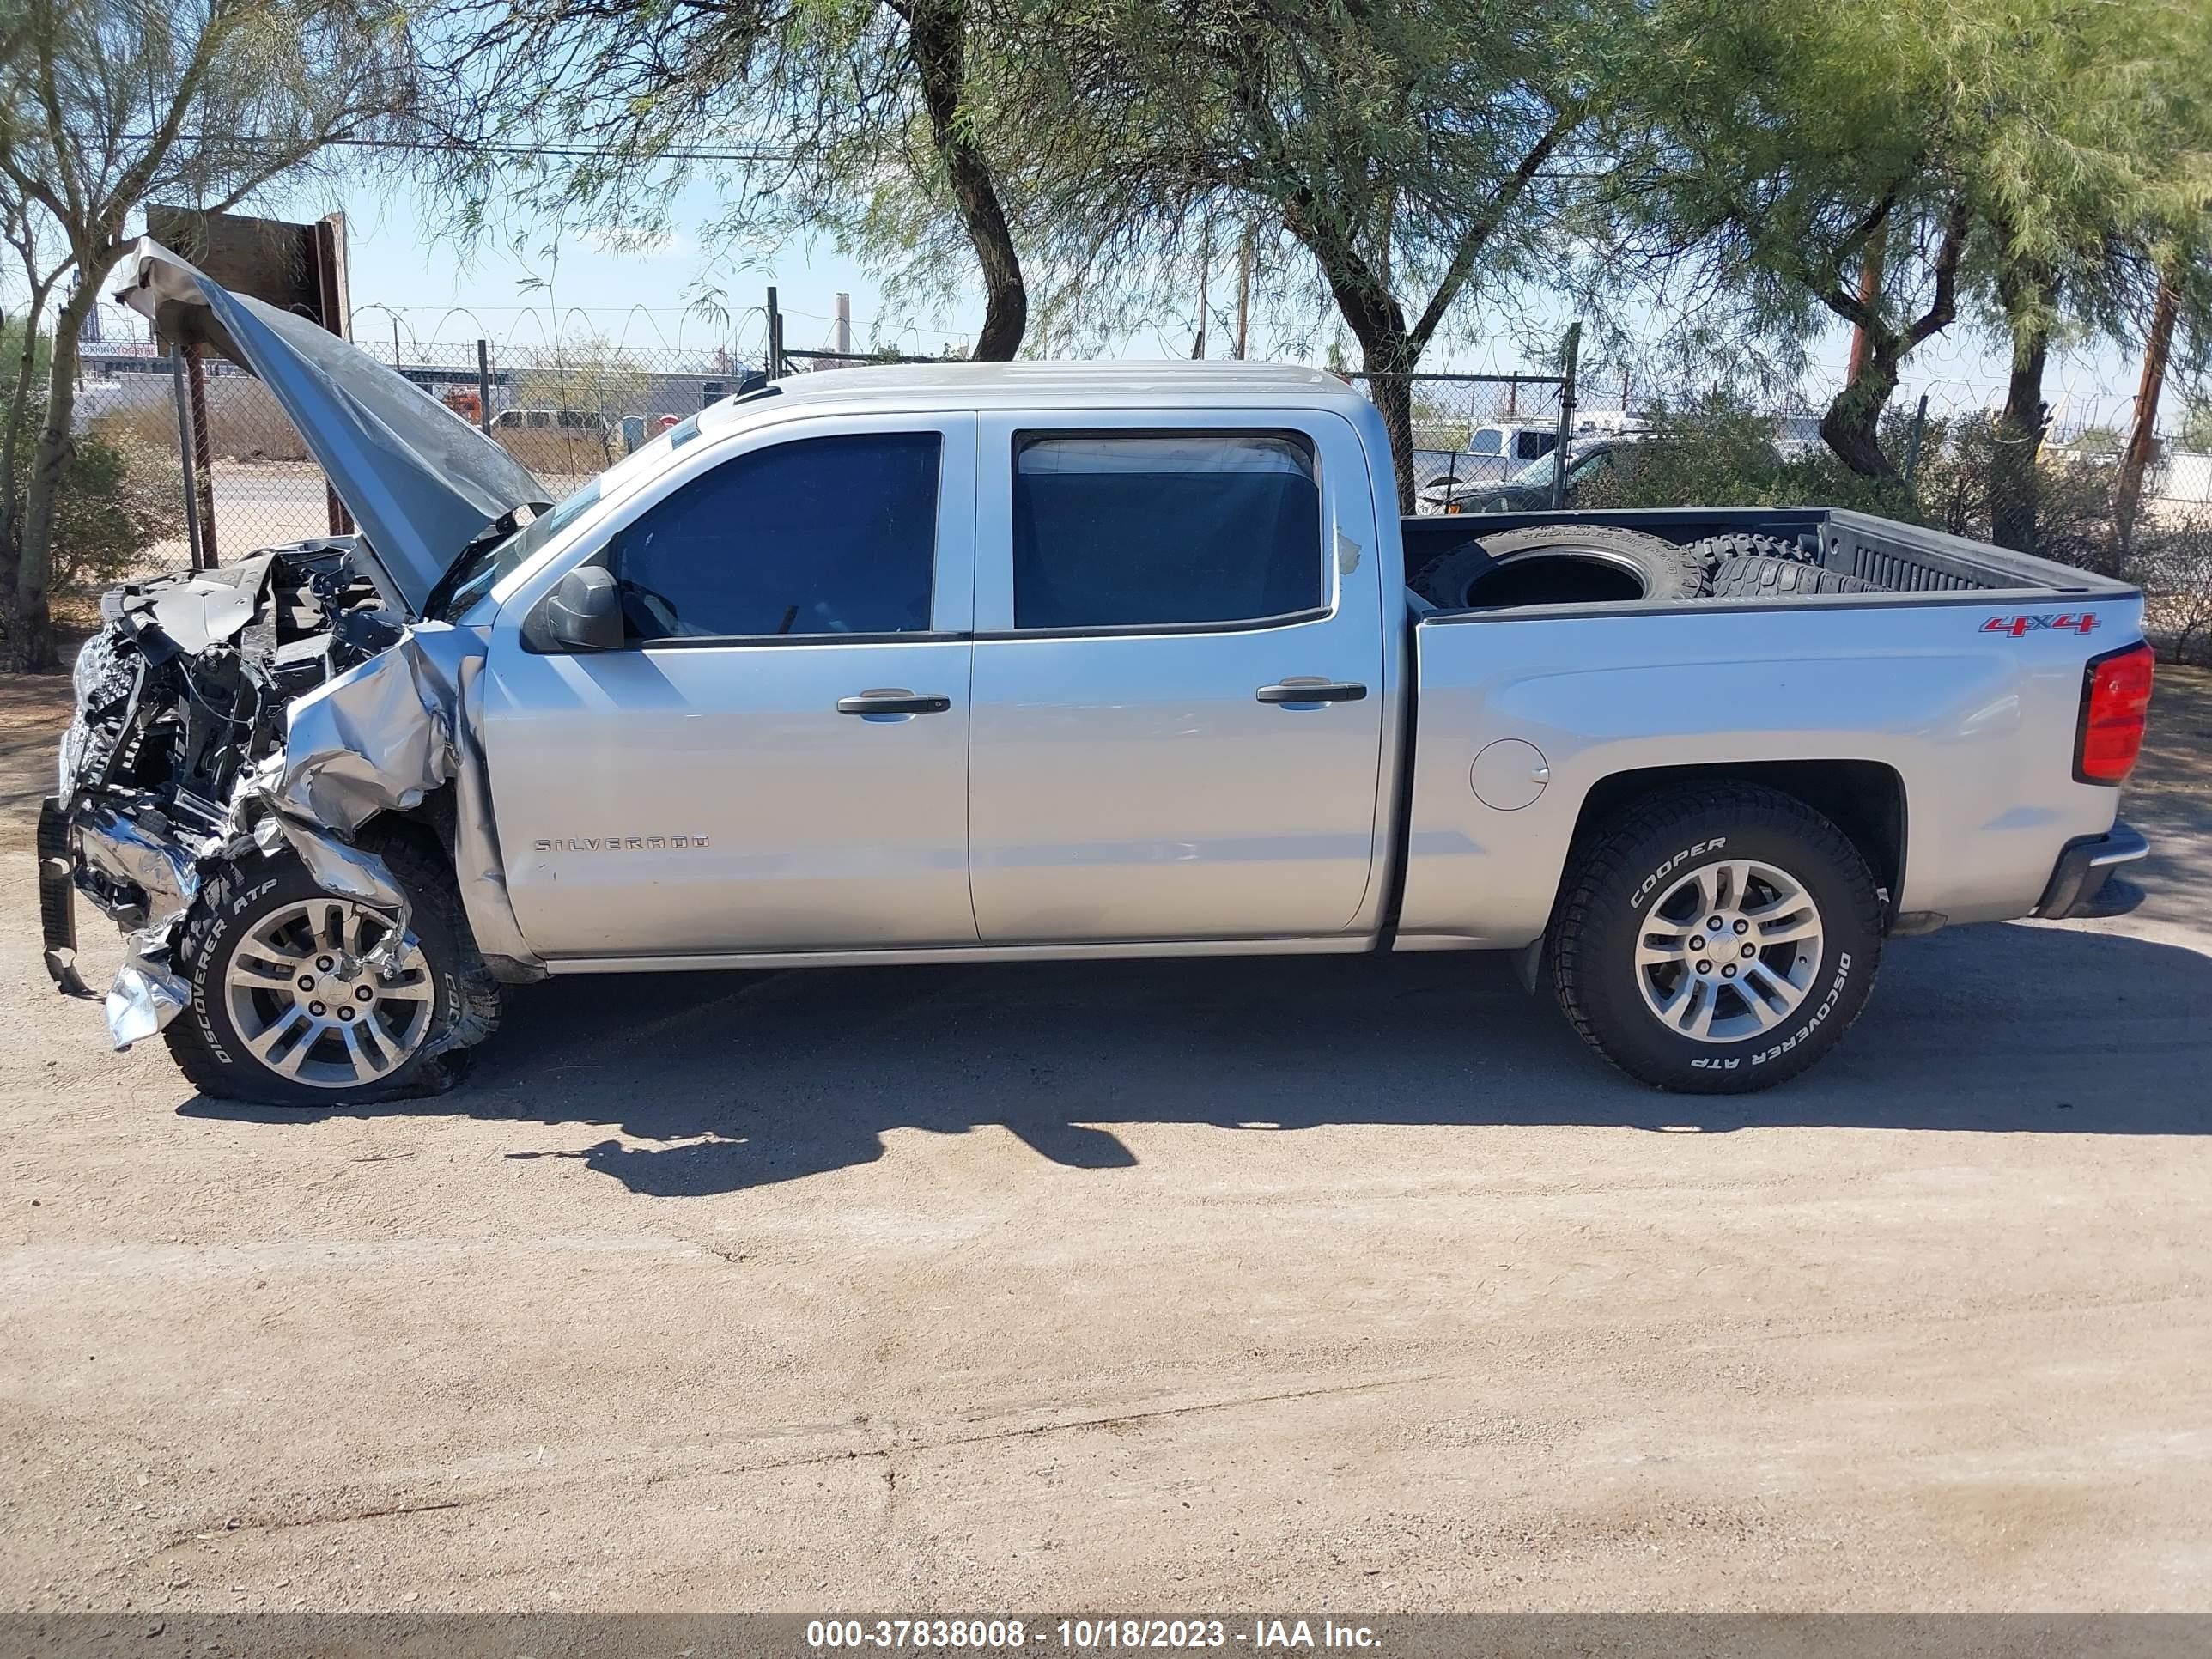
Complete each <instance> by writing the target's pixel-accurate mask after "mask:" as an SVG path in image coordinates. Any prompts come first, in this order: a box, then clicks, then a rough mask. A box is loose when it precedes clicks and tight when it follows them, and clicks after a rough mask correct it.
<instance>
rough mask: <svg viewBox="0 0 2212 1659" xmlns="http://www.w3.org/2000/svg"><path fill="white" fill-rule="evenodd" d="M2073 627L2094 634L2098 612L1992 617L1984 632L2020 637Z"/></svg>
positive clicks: (2080, 631) (2064, 612)
mask: <svg viewBox="0 0 2212 1659" xmlns="http://www.w3.org/2000/svg"><path fill="white" fill-rule="evenodd" d="M2069 628H2070V629H2073V630H2074V631H2075V633H2076V634H2093V633H2095V632H2096V630H2097V613H2096V612H2095V611H2045V612H2042V613H2040V614H2039V615H2036V616H2031V617H1990V619H1989V620H1988V621H1987V622H1985V623H1983V624H1982V632H1983V633H1984V634H2008V635H2011V636H2012V637H2013V638H2014V639H2018V638H2020V637H2021V635H2023V634H2040V633H2042V632H2044V631H2045V629H2069Z"/></svg>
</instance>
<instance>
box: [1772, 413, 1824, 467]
mask: <svg viewBox="0 0 2212 1659" xmlns="http://www.w3.org/2000/svg"><path fill="white" fill-rule="evenodd" d="M1774 447H1775V448H1776V449H1777V450H1778V451H1780V452H1781V455H1782V459H1784V460H1785V461H1802V460H1808V459H1811V458H1812V457H1813V456H1815V455H1818V454H1820V453H1821V452H1822V451H1824V450H1826V448H1827V447H1828V441H1827V440H1826V439H1825V438H1823V437H1822V436H1821V435H1820V416H1818V415H1811V414H1806V415H1778V416H1775V417H1774Z"/></svg>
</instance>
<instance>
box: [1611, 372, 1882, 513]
mask: <svg viewBox="0 0 2212 1659" xmlns="http://www.w3.org/2000/svg"><path fill="white" fill-rule="evenodd" d="M1902 447H1903V445H1902V444H1901V443H1900V444H1899V449H1900V450H1901V449H1902ZM1619 453H1620V455H1621V456H1622V457H1623V458H1624V459H1623V461H1622V463H1621V464H1620V465H1616V466H1614V467H1613V468H1612V469H1611V470H1610V471H1607V473H1605V474H1604V475H1602V476H1601V477H1599V478H1596V479H1594V480H1593V481H1592V482H1591V483H1590V484H1589V486H1588V487H1586V488H1585V489H1583V490H1581V491H1580V492H1579V493H1578V495H1577V498H1576V502H1575V504H1576V505H1577V507H1692V506H1711V507H1791V506H1795V507H1803V506H1808V505H1811V506H1818V507H1854V508H1857V509H1858V510H1859V511H1861V512H1866V513H1883V514H1886V515H1887V516H1889V517H1892V518H1907V519H1917V518H1919V517H1920V512H1919V508H1918V505H1917V502H1916V501H1915V500H1914V497H1913V495H1912V493H1911V490H1909V489H1907V488H1906V487H1905V484H1904V483H1902V482H1901V481H1899V480H1896V479H1880V478H1868V477H1862V476H1860V475H1859V474H1858V473H1856V472H1854V471H1851V470H1850V468H1849V467H1847V466H1845V465H1843V463H1842V462H1840V461H1838V459H1836V458H1835V457H1834V456H1832V455H1831V454H1828V453H1826V452H1825V451H1820V452H1816V453H1814V454H1811V455H1809V456H1805V457H1802V458H1799V459H1784V456H1783V454H1782V453H1781V451H1780V450H1778V448H1777V447H1775V443H1774V422H1773V417H1772V416H1769V415H1766V414H1765V413H1762V412H1759V411H1758V410H1753V409H1752V408H1750V407H1749V406H1748V405H1747V404H1744V403H1743V402H1742V401H1741V400H1740V399H1738V398H1734V397H1731V396H1729V394H1727V393H1725V392H1714V393H1711V394H1709V395H1707V396H1705V397H1704V398H1699V399H1697V400H1696V401H1694V402H1692V403H1690V404H1686V405H1681V406H1679V407H1673V408H1668V407H1662V408H1659V409H1657V410H1653V411H1652V413H1651V416H1650V424H1649V428H1648V433H1647V435H1644V436H1643V437H1640V438H1638V439H1637V440H1636V441H1634V442H1633V443H1631V444H1627V445H1624V446H1623V447H1622V448H1621V450H1620V452H1619Z"/></svg>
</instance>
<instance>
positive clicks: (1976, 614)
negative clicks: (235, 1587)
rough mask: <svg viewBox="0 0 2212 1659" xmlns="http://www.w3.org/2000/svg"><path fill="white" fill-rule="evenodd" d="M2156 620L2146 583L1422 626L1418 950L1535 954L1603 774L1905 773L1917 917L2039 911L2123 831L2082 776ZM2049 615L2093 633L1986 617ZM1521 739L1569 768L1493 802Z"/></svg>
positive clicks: (1409, 896) (1521, 616)
mask: <svg viewBox="0 0 2212 1659" xmlns="http://www.w3.org/2000/svg"><path fill="white" fill-rule="evenodd" d="M2028 614H2040V615H2043V616H2045V617H2061V616H2063V617H2072V618H2075V621H2074V622H2072V623H2069V624H2068V625H2066V626H2064V627H2048V626H2046V627H2031V628H2030V629H2028V630H2027V631H2024V632H2018V633H2015V632H2014V631H2013V630H2012V629H2009V628H2008V629H2002V630H1993V629H1989V628H1988V627H1987V626H1986V624H1988V623H1990V622H1991V620H1992V619H1996V618H2010V617H2018V616H2021V615H2028ZM2084 616H2087V617H2089V618H2091V620H2090V622H2089V623H2088V624H2087V632H2084V631H2081V624H2080V622H2079V618H2081V617H2084ZM2141 625H2142V600H2141V599H2140V597H2139V596H2136V595H2134V594H2132V593H2130V594H2125V595H2113V596H2110V597H2105V596H2100V597H2099V598H2097V599H2094V600H2093V601H2090V602H2088V603H2086V604H2085V603H2083V602H2082V601H2081V600H2078V599H2076V600H2073V601H2072V602H2071V603H2070V604H2069V603H2067V602H2063V601H2056V600H2055V599H2054V596H2053V595H2051V594H2049V593H2047V592H2044V593H2034V592H2003V593H1991V594H1978V595H1976V596H1975V597H1974V598H1973V599H1971V600H1950V599H1946V600H1939V601H1931V600H1928V599H1904V598H1897V597H1892V596H1880V597H1869V598H1866V599H1850V598H1847V599H1833V600H1829V601H1826V602H1821V603H1817V604H1808V605H1798V606H1791V607H1786V608H1774V607H1771V606H1767V607H1762V606H1759V605H1753V604H1745V605H1729V604H1713V603H1711V602H1710V601H1708V602H1706V603H1705V604H1702V605H1698V606H1696V607H1694V608H1692V607H1688V606H1683V607H1667V606H1620V607H1609V608H1605V609H1602V610H1593V611H1561V612H1558V613H1553V614H1546V613H1545V612H1543V611H1518V612H1512V613H1505V612H1498V613H1492V614H1489V615H1480V614H1478V615H1472V616H1461V617H1430V618H1426V619H1425V620H1423V621H1421V622H1420V623H1419V624H1418V625H1417V626H1416V627H1415V628H1414V629H1413V641H1414V649H1413V657H1414V671H1415V675H1416V678H1415V685H1416V687H1417V693H1418V695H1417V700H1416V702H1415V709H1416V714H1415V720H1416V725H1415V728H1414V733H1413V788H1412V792H1411V803H1410V807H1409V821H1408V832H1407V868H1406V879H1405V889H1404V901H1403V903H1402V906H1401V912H1400V926H1399V935H1398V948H1400V949H1413V950H1419V949H1450V948H1455V947H1460V946H1465V945H1482V946H1498V947H1510V946H1517V945H1525V944H1528V942H1530V941H1531V940H1533V939H1536V938H1537V937H1538V936H1539V935H1541V933H1542V932H1543V930H1544V927H1545V926H1546V923H1547V920H1548V918H1549V916H1550V913H1551V908H1552V902H1553V896H1554V894H1555V892H1556V891H1557V890H1558V887H1559V882H1560V878H1561V877H1562V874H1563V873H1564V872H1565V867H1566V864H1567V859H1568V854H1569V850H1570V848H1571V845H1572V842H1573V837H1574V835H1575V831H1576V827H1577V820H1578V818H1579V817H1580V815H1581V813H1582V811H1583V804H1584V802H1585V800H1586V799H1587V798H1588V797H1589V793H1590V791H1591V789H1592V788H1593V787H1595V786H1596V785H1597V784H1598V783H1599V782H1600V781H1601V780H1603V779H1606V778H1608V777H1611V776H1613V775H1617V774H1620V773H1623V772H1629V771H1640V770H1644V769H1658V768H1670V767H1689V766H1712V765H1726V764H1729V763H1744V762H1756V761H1818V760H1850V761H1872V762H1875V763H1881V764H1882V765H1886V766H1887V767H1889V768H1891V769H1893V770H1894V771H1895V772H1896V773H1897V774H1898V775H1899V777H1900V778H1901V780H1902V781H1903V785H1904V790H1905V857H1904V875H1903V883H1902V890H1901V892H1900V893H1899V895H1898V896H1897V901H1896V908H1899V909H1900V910H1914V911H1918V910H1933V911H1940V912H1942V913H1943V914H1945V915H1948V917H1949V918H1950V919H1951V920H1952V921H1961V922H1963V921H1991V920H1996V919H1998V918H2001V917H2006V916H2017V915H2025V914H2026V913H2027V911H2028V909H2029V908H2031V907H2032V906H2033V904H2034V902H2035V901H2036V900H2037V898H2038V897H2039V896H2041V893H2042V890H2043V888H2044V885H2045V882H2046V881H2048V879H2049V878H2050V875H2051V865H2052V863H2053V861H2054V860H2056V859H2057V855H2058V852H2059V849H2060V848H2062V847H2063V845H2064V844H2065V843H2066V842H2068V841H2069V840H2070V839H2072V838H2073V837H2075V836H2085V835H2094V834H2099V833H2101V832H2102V831H2104V830H2105V829H2109V828H2110V827H2111V825H2112V821H2113V817H2114V813H2115V811H2116V808H2117V803H2118V793H2119V792H2118V790H2116V789H2112V788H2107V787H2099V786H2095V785H2090V784H2081V783H2076V782H2075V781H2074V779H2073V755H2074V743H2075V726H2076V722H2077V719H2078V715H2079V711H2080V706H2081V684H2082V668H2083V665H2084V664H2085V663H2087V661H2088V659H2090V658H2091V657H2093V656H2096V655H2100V654H2101V653H2104V652H2106V651H2109V650H2112V648H2114V647H2118V646H2122V645H2125V644H2127V643H2129V642H2130V641H2132V640H2135V639H2136V638H2139V637H2140V636H2141V631H2142V626H2141ZM1504 738H1518V739H1520V740H1521V741H1522V742H1524V743H1528V744H1534V746H1535V747H1536V748H1537V749H1538V750H1541V753H1542V756H1543V759H1544V761H1545V763H1547V766H1548V769H1549V774H1550V775H1549V781H1547V783H1546V784H1545V785H1544V787H1543V789H1542V792H1541V794H1540V795H1538V797H1537V799H1535V800H1534V802H1532V803H1531V804H1529V805H1526V806H1522V807H1521V808H1520V809H1519V810H1517V811H1498V810H1495V809H1494V808H1492V807H1490V806H1487V805H1484V804H1483V802H1482V801H1481V800H1480V799H1478V798H1477V797H1476V795H1475V793H1474V781H1473V769H1474V762H1475V758H1476V757H1477V756H1478V755H1479V754H1480V752H1481V751H1482V750H1484V749H1485V748H1486V746H1487V745H1489V744H1492V743H1495V742H1498V741H1499V740H1501V739H1504ZM1516 752H1517V751H1516Z"/></svg>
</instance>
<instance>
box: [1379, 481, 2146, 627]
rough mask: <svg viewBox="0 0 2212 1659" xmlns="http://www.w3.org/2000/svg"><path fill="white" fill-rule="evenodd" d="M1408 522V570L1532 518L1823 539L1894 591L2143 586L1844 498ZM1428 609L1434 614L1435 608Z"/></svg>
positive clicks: (1831, 556) (2115, 591)
mask: <svg viewBox="0 0 2212 1659" xmlns="http://www.w3.org/2000/svg"><path fill="white" fill-rule="evenodd" d="M1547 524H1601V525H1613V526H1619V527H1620V528H1621V529H1624V530H1640V531H1642V532H1644V533H1645V534H1647V535H1652V536H1659V537H1663V538H1665V539H1667V540H1668V541H1672V542H1693V541H1699V540H1702V539H1703V538H1705V537H1708V536H1719V535H1726V534H1730V533H1735V532H1744V533H1752V534H1757V535H1761V536H1772V537H1775V538H1778V539H1779V540H1783V541H1792V542H1796V543H1798V544H1800V545H1802V546H1804V547H1808V548H1818V549H1819V550H1820V563H1821V564H1822V566H1824V567H1825V568H1827V569H1830V570H1836V571H1840V572H1842V573H1843V574H1845V575H1848V576H1856V577H1857V578H1858V579H1859V580H1862V581H1868V582H1872V583H1874V584H1875V586H1878V587H1881V589H1883V590H1884V591H1885V592H1889V593H1948V592H1974V593H1982V592H2004V591H2031V592H2044V593H2063V594H2081V595H2085V596H2095V597H2099V598H2105V597H2111V598H2116V599H2117V598H2124V597H2125V596H2127V595H2129V594H2132V593H2134V592H2136V590H2135V589H2134V588H2132V587H2130V586H2128V585H2127V584H2126V583H2124V582H2118V581H2114V580H2112V579H2110V578H2109V577H2105V576H2099V575H2096V574H2093V573H2091V572H2089V571H2087V570H2077V569H2075V568H2072V567H2071V566H2069V565H2063V564H2057V563H2054V562H2051V560H2049V559H2039V558H2036V557H2033V556H2031V555H2029V554H2026V553H2015V552H2011V551H2009V550H2007V549H2004V548H2001V547H1992V546H1990V545H1989V544H1987V543H1985V542H1977V541H1970V540H1968V539H1967V538H1966V537H1964V536H1953V535H1948V534H1946V533H1945V532H1942V531H1940V530H1929V529H1927V528H1925V527H1924V526H1919V525H1909V524H1903V523H1899V521H1898V520H1893V519H1883V518H1878V517H1876V516H1875V515H1874V514H1873V513H1854V512H1850V511H1846V510H1844V509H1843V508H1840V507H1656V508H1641V509H1637V510H1633V511H1622V512H1617V513H1578V512H1573V511H1567V512H1560V513H1468V514H1464V515H1456V514H1455V515H1453V516H1449V517H1440V516H1423V517H1409V518H1407V519H1404V520H1401V531H1402V534H1403V536H1404V538H1405V544H1406V569H1407V572H1408V573H1409V574H1411V573H1413V572H1415V571H1418V570H1419V569H1420V568H1421V567H1422V566H1423V565H1425V564H1426V563H1427V562H1429V561H1430V560H1431V559H1432V558H1434V557H1435V556H1437V554H1439V553H1442V552H1443V551H1445V550H1447V549H1449V548H1452V547H1456V546H1458V545H1459V544H1462V542H1464V541H1466V540H1467V539H1468V537H1470V536H1474V537H1481V536H1485V535H1490V534H1493V533H1495V532H1500V531H1506V530H1518V529H1520V528H1522V526H1529V525H1547ZM1867 598H1868V596H1866V595H1844V594H1836V595H1822V596H1820V597H1819V598H1818V599H1811V598H1807V599H1790V600H1787V601H1785V603H1788V604H1790V605H1814V604H1820V605H1828V604H1837V603H1861V604H1863V603H1865V602H1866V599H1867ZM1706 603H1712V604H1719V603H1724V602H1723V601H1718V600H1711V601H1706ZM1734 603H1741V601H1735V602H1734ZM1770 603H1771V602H1770ZM1430 611H1431V614H1435V613H1434V608H1433V607H1431V608H1430Z"/></svg>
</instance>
